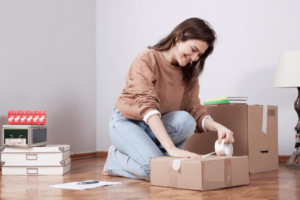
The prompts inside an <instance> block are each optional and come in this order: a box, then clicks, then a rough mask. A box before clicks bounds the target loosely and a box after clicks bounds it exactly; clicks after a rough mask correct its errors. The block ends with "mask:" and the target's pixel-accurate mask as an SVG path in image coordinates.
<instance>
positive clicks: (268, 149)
mask: <svg viewBox="0 0 300 200" xmlns="http://www.w3.org/2000/svg"><path fill="white" fill-rule="evenodd" d="M206 109H207V112H208V113H209V114H210V115H211V117H212V118H213V119H214V120H215V121H216V122H218V123H220V124H222V125H224V126H225V127H227V128H228V129H230V130H231V131H232V132H233V136H234V140H235V141H234V143H233V156H244V155H247V156H248V157H249V172H250V173H251V174H255V173H260V172H267V171H273V170H278V109H277V106H262V105H227V106H225V105H223V106H208V107H206ZM217 139H218V134H217V133H216V132H206V133H201V134H194V135H193V136H192V137H191V138H190V139H189V140H188V141H187V142H186V143H185V144H184V146H183V149H185V150H188V151H191V152H195V153H198V154H202V155H203V154H207V153H211V152H214V142H215V141H216V140H217Z"/></svg>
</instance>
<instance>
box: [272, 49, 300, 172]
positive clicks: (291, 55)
mask: <svg viewBox="0 0 300 200" xmlns="http://www.w3.org/2000/svg"><path fill="white" fill-rule="evenodd" d="M273 87H284V88H291V87H296V88H297V89H298V98H297V99H296V101H295V110H296V112H297V114H298V123H297V125H296V127H295V130H296V134H295V138H296V144H295V150H294V153H293V155H292V156H291V157H290V159H289V160H288V161H287V163H286V166H287V167H291V168H299V169H300V51H286V52H282V53H280V54H279V58H278V62H277V68H276V74H275V78H274V83H273Z"/></svg>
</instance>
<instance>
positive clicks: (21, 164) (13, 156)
mask: <svg viewBox="0 0 300 200" xmlns="http://www.w3.org/2000/svg"><path fill="white" fill-rule="evenodd" d="M7 115H8V116H7V124H8V125H3V129H2V145H3V147H2V148H1V149H0V152H1V166H2V174H3V175H63V174H65V173H67V172H68V171H70V167H71V158H70V145H47V127H46V126H45V124H46V111H44V110H26V111H24V110H10V111H8V112H7Z"/></svg>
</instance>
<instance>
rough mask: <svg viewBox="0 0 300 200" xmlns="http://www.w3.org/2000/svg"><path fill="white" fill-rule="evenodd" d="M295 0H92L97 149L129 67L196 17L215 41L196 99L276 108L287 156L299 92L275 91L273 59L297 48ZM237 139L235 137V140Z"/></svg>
mask: <svg viewBox="0 0 300 200" xmlns="http://www.w3.org/2000/svg"><path fill="white" fill-rule="evenodd" d="M299 8H300V2H299V1H296V0H289V1H284V0H269V1H267V0H265V1H259V0H256V1H245V0H228V1H223V0H213V1H204V0H186V1H182V0H164V1H160V0H151V1H149V0H147V1H146V0H127V1H121V0H119V1H117V0H110V1H103V0H97V11H96V12H97V20H96V21H97V149H98V151H107V149H108V147H109V145H110V144H111V141H110V138H109V133H108V124H109V120H110V117H111V115H112V111H113V108H114V103H115V101H116V99H117V98H118V96H119V95H120V94H121V92H122V89H123V87H124V85H125V83H124V78H125V75H126V73H127V71H128V69H129V67H130V64H131V62H132V60H133V59H134V58H135V56H136V55H137V54H138V53H139V52H140V51H141V50H143V49H146V48H147V46H148V45H154V44H156V43H157V42H158V41H159V40H160V39H162V38H163V37H165V36H166V35H167V34H168V33H170V32H171V31H172V29H173V28H174V27H175V26H176V25H178V24H179V23H180V22H182V21H183V20H185V19H187V18H190V17H199V18H202V19H205V20H207V21H208V22H210V23H211V25H212V26H213V27H214V29H215V30H216V32H217V34H218V42H217V45H216V48H215V52H214V53H213V55H212V56H211V57H210V58H209V59H208V60H207V64H206V69H205V71H204V73H203V75H202V77H201V78H200V85H201V90H200V99H201V100H202V101H205V100H206V99H209V98H217V97H223V96H248V97H249V102H248V103H249V104H250V105H252V104H268V105H278V106H279V154H280V155H290V154H291V153H292V152H293V147H294V134H295V131H294V127H295V126H296V123H297V120H298V117H297V114H296V112H295V110H294V107H293V104H294V101H295V99H296V97H297V90H296V89H295V88H292V89H277V88H273V87H272V84H273V77H274V74H275V68H276V62H277V58H278V54H279V52H281V51H287V50H299V49H300V39H299V35H300V26H299V21H300V13H299ZM236 134H238V133H236Z"/></svg>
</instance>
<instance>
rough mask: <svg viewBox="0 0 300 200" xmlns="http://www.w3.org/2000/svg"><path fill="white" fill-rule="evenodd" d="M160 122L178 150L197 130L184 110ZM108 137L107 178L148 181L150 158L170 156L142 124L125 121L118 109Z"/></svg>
mask: <svg viewBox="0 0 300 200" xmlns="http://www.w3.org/2000/svg"><path fill="white" fill-rule="evenodd" d="M161 120H162V123H163V125H164V126H165V129H166V131H167V133H168V134H169V136H170V138H171V140H172V141H173V143H174V144H175V146H176V147H177V148H182V146H183V144H184V142H185V141H186V140H187V139H189V138H190V137H191V136H192V135H193V133H194V131H195V128H196V122H195V119H194V118H193V117H192V116H191V115H190V114H189V113H188V112H185V111H174V112H169V113H166V114H164V115H162V116H161ZM109 134H110V137H111V140H112V143H113V147H112V148H111V149H110V151H109V155H108V158H107V161H106V171H107V173H108V174H109V175H112V176H123V177H128V178H137V179H144V180H147V181H149V180H150V158H151V157H159V156H168V155H169V154H168V152H166V150H165V149H164V147H163V146H162V145H161V144H160V142H159V141H158V139H157V138H156V137H155V135H154V133H153V132H152V131H151V128H150V127H149V126H148V125H147V124H146V123H145V122H144V121H140V120H132V119H128V118H126V117H124V116H123V115H122V114H121V112H120V111H119V110H118V109H117V108H115V109H114V112H113V115H112V117H111V120H110V123H109Z"/></svg>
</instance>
